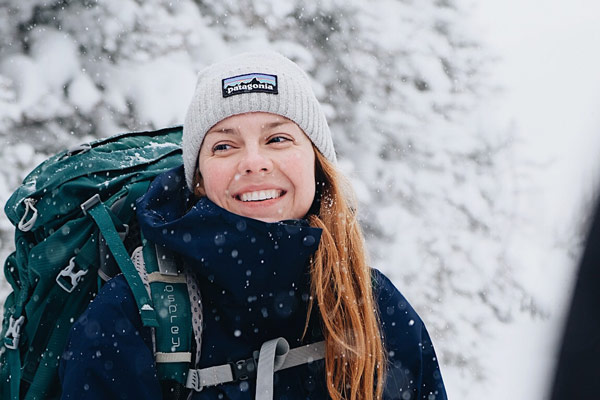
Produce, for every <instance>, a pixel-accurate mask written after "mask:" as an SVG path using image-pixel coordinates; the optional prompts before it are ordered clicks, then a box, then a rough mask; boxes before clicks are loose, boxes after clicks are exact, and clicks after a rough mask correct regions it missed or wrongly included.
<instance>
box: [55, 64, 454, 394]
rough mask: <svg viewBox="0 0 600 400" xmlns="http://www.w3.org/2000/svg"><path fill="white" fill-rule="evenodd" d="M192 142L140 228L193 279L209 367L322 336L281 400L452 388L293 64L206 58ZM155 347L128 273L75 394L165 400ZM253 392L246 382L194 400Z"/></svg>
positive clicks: (108, 292)
mask: <svg viewBox="0 0 600 400" xmlns="http://www.w3.org/2000/svg"><path fill="white" fill-rule="evenodd" d="M182 147H183V159H184V165H183V167H182V168H179V169H176V170H173V171H170V172H168V173H166V174H164V175H162V176H160V177H158V178H157V179H156V180H155V182H153V184H152V186H151V187H150V189H149V191H148V192H147V193H146V194H145V195H144V196H143V197H142V198H141V199H139V200H138V208H137V213H138V221H139V224H140V228H141V231H142V233H143V234H144V237H145V238H146V239H148V240H150V241H151V242H155V243H157V244H160V245H163V246H166V247H167V248H169V249H171V250H173V251H174V252H176V253H177V254H179V255H180V256H182V257H183V259H184V260H185V263H186V265H188V267H189V268H190V269H191V270H192V271H193V272H194V274H195V278H196V279H195V281H196V283H197V285H198V287H199V289H200V292H201V294H202V307H203V310H204V311H203V333H202V345H201V352H200V359H199V362H198V364H199V366H200V367H202V368H204V367H210V366H214V365H221V364H226V363H228V362H235V361H236V360H240V359H246V358H249V357H251V356H252V352H253V351H255V350H257V349H259V348H260V347H261V345H262V344H263V343H264V342H266V341H268V340H270V339H273V338H277V337H283V338H285V339H286V340H287V341H288V342H289V344H290V346H291V347H292V348H293V347H298V346H301V345H305V344H310V343H316V342H319V341H321V340H325V359H324V361H315V362H312V363H308V364H303V365H300V366H297V367H294V368H290V369H286V370H282V371H279V372H277V373H275V379H274V394H275V398H281V399H284V398H286V399H295V398H298V399H299V398H302V399H305V398H310V399H322V398H327V397H330V398H333V399H342V398H343V399H379V398H384V399H445V398H446V393H445V390H444V385H443V382H442V378H441V375H440V371H439V367H438V364H437V359H436V356H435V352H434V349H433V346H432V343H431V340H430V339H429V336H428V334H427V331H426V329H425V327H424V325H423V323H422V321H421V319H420V318H419V317H418V315H417V314H416V313H415V311H414V310H413V309H412V308H411V306H410V305H409V304H408V302H407V301H406V300H405V299H404V298H403V297H402V295H401V294H400V292H398V290H397V289H396V288H395V287H394V286H393V285H392V284H391V283H390V281H389V280H388V279H387V278H386V277H385V276H384V275H383V274H381V273H380V272H379V271H377V270H374V269H371V268H369V266H368V265H367V261H366V253H365V250H364V248H363V245H364V241H363V238H362V234H361V231H360V227H359V225H358V223H357V220H356V212H355V209H354V207H353V206H352V204H353V202H352V198H351V197H350V196H351V195H350V193H351V191H350V190H349V189H348V187H347V186H346V185H344V184H343V181H342V179H341V177H340V175H339V174H338V172H337V171H336V167H335V164H336V156H335V152H334V148H333V142H332V139H331V134H330V131H329V128H328V125H327V122H326V120H325V117H324V114H323V112H322V110H321V107H320V105H319V103H318V101H317V100H316V98H315V96H314V94H313V93H312V90H311V88H310V81H309V80H308V78H307V76H306V75H305V74H304V72H302V71H301V70H300V69H299V68H298V66H297V65H296V64H294V63H293V62H291V61H290V60H288V59H286V58H284V57H283V56H281V55H278V54H274V53H247V54H242V55H238V56H236V57H233V58H231V59H228V60H225V61H223V62H220V63H217V64H214V65H212V66H209V67H208V68H206V69H205V70H204V71H202V72H201V73H200V75H199V80H198V84H197V86H196V91H195V94H194V97H193V100H192V102H191V105H190V107H189V109H188V113H187V116H186V121H185V124H184V133H183V146H182ZM151 349H152V339H151V335H150V332H148V331H147V330H146V329H145V328H143V327H142V324H141V321H140V318H139V315H138V314H137V310H136V306H135V302H134V301H133V298H132V295H131V293H130V291H129V288H128V287H127V284H126V282H125V280H124V279H123V278H122V277H120V276H117V277H116V278H114V279H113V280H111V281H110V282H109V284H107V285H105V286H104V287H103V289H102V291H101V292H100V294H99V295H98V296H97V298H96V299H95V300H94V302H93V303H92V304H91V305H90V307H89V308H88V310H87V311H86V313H84V315H83V316H82V317H81V318H80V320H79V321H78V322H77V323H76V324H75V325H74V326H73V329H72V332H71V336H70V339H69V345H68V349H67V352H65V356H63V358H62V360H61V369H60V375H61V381H62V384H63V398H78V399H79V398H161V389H160V384H159V382H158V380H157V379H156V372H155V367H154V360H153V354H152V351H151ZM259 362H260V360H259ZM255 392H256V383H255V381H254V380H252V379H250V380H247V381H241V382H233V383H227V384H223V385H218V386H213V387H206V388H204V389H203V390H202V391H200V392H194V393H193V397H192V398H194V399H196V398H197V399H238V398H239V399H250V398H254V395H255Z"/></svg>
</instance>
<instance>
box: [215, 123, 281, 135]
mask: <svg viewBox="0 0 600 400" xmlns="http://www.w3.org/2000/svg"><path fill="white" fill-rule="evenodd" d="M291 123H293V122H292V121H275V122H269V123H266V124H264V129H274V128H277V127H279V126H281V125H287V124H291ZM210 133H226V134H235V133H237V129H235V128H221V129H211V130H210V131H208V132H206V134H207V135H208V134H210Z"/></svg>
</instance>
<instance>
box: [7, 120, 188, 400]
mask: <svg viewBox="0 0 600 400" xmlns="http://www.w3.org/2000/svg"><path fill="white" fill-rule="evenodd" d="M181 134H182V129H181V127H175V128H168V129H163V130H158V131H152V132H137V133H126V134H122V135H117V136H113V137H110V138H107V139H103V140H98V141H95V142H92V143H90V144H85V145H82V146H78V147H77V148H75V149H72V150H69V151H65V152H62V153H60V154H57V155H55V156H53V157H51V158H49V159H48V160H46V161H45V162H43V163H42V164H40V165H39V166H38V167H37V168H36V169H35V170H34V171H33V172H31V173H30V174H29V175H28V176H27V177H26V178H25V180H24V181H23V184H22V185H21V186H20V187H19V188H18V189H17V190H16V191H15V192H14V193H13V195H12V196H11V197H10V199H9V200H8V202H7V203H6V207H5V212H6V215H7V216H8V218H9V220H10V221H11V222H12V223H13V225H15V227H16V230H15V232H16V233H15V251H14V252H13V253H12V254H10V255H9V256H8V258H7V260H6V262H5V266H4V273H5V276H6V279H7V281H8V282H9V283H10V285H11V286H12V289H13V291H12V293H10V294H9V296H8V298H7V299H6V302H5V304H4V318H3V321H2V332H1V335H0V338H1V339H2V340H1V341H0V398H3V399H15V400H17V399H20V398H25V399H42V398H44V399H46V398H58V397H59V396H60V385H59V384H58V373H57V372H58V363H59V359H60V357H61V356H62V353H63V350H64V347H65V345H66V340H67V336H68V333H69V330H70V327H71V325H72V324H73V323H74V321H75V320H76V319H77V318H78V317H79V315H80V314H81V313H82V312H83V311H84V310H85V309H86V307H87V305H88V303H89V302H90V301H91V300H92V299H93V297H94V296H95V294H96V293H97V292H98V289H99V287H100V285H101V281H102V280H101V279H100V277H103V278H104V279H105V280H106V279H107V278H109V277H110V276H111V275H113V274H114V272H115V271H114V268H113V271H112V273H111V272H110V269H111V268H110V266H111V263H112V265H114V266H118V269H119V270H120V271H117V272H123V274H124V275H125V278H126V279H127V282H128V284H129V286H130V287H131V289H132V291H133V293H134V297H135V299H136V302H137V305H138V308H139V311H140V315H141V317H142V322H143V324H144V326H149V327H159V328H158V330H157V333H156V335H157V337H158V336H159V333H158V332H160V329H162V328H160V326H161V325H162V324H163V323H164V322H165V321H162V318H161V317H160V314H161V313H160V312H159V310H158V309H156V307H158V308H159V309H160V307H165V306H166V307H168V304H167V303H166V302H165V301H162V302H161V301H157V298H156V296H149V295H148V292H147V291H146V288H145V287H144V283H143V282H142V279H141V277H140V274H139V273H138V271H136V269H135V266H134V265H133V262H132V260H131V258H130V256H129V254H130V253H131V246H129V247H130V248H127V247H126V244H127V240H125V244H124V242H123V240H124V238H126V237H128V231H129V230H130V229H132V228H133V227H134V226H135V225H136V219H135V207H134V205H135V200H136V199H137V198H138V197H140V196H141V195H142V194H143V193H144V192H145V191H146V190H147V188H148V186H149V184H150V182H151V181H152V179H153V178H154V177H156V176H157V175H158V174H160V173H162V172H165V171H167V170H169V169H171V168H174V167H176V166H178V165H181V163H182V159H181V149H180V143H181ZM129 236H136V237H138V238H139V235H129ZM137 244H139V242H138V243H136V245H137ZM106 249H108V251H107V250H106ZM146 252H147V251H146ZM151 253H152V252H151ZM150 256H151V257H156V255H155V253H152V254H150ZM104 267H106V269H105V268H104ZM103 271H104V272H103ZM106 271H109V272H108V273H107V272H106ZM183 286H185V285H183ZM179 290H180V297H181V298H182V299H183V297H185V299H183V300H182V301H187V302H188V303H187V304H188V306H187V307H185V306H184V307H179V308H180V309H182V310H185V309H186V308H187V314H186V315H184V316H182V318H187V319H188V320H189V319H191V318H190V317H189V299H187V295H186V296H183V295H181V293H183V292H184V290H185V289H179ZM151 297H155V299H154V301H153V299H152V298H151ZM159 298H160V296H159ZM155 303H162V304H155ZM188 323H189V324H190V326H191V322H188ZM167 329H168V327H167ZM189 331H190V332H191V328H190V329H189ZM188 336H191V335H188ZM188 339H189V337H188ZM188 341H189V340H188ZM186 346H187V351H189V350H190V346H191V344H190V343H187V344H185V345H184V346H183V348H186ZM166 351H167V352H168V350H166ZM178 351H181V348H180V349H179V350H178ZM186 368H187V367H186ZM186 371H187V370H186ZM161 374H162V377H164V376H165V375H167V376H168V375H169V374H172V375H173V374H174V375H177V376H176V377H175V378H176V380H178V381H180V382H182V381H184V379H185V376H181V373H179V372H177V373H173V372H172V370H169V369H168V368H167V369H165V370H164V371H162V372H161V370H160V368H159V377H161Z"/></svg>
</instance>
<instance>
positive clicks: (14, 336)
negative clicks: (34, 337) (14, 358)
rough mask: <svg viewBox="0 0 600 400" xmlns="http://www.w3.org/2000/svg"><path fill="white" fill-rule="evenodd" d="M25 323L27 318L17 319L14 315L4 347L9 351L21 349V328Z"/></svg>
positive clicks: (9, 323) (10, 321)
mask: <svg viewBox="0 0 600 400" xmlns="http://www.w3.org/2000/svg"><path fill="white" fill-rule="evenodd" d="M24 322H25V317H24V316H22V315H21V316H20V317H19V318H17V319H15V317H13V316H12V315H11V316H10V319H9V320H8V329H7V330H6V335H4V346H6V348H7V349H11V350H15V349H17V348H18V347H19V339H20V337H21V326H22V325H23V323H24Z"/></svg>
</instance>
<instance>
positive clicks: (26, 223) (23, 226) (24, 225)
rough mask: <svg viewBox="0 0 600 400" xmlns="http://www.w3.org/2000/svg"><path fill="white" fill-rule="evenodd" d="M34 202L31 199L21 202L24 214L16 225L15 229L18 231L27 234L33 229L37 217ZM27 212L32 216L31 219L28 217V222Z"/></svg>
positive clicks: (34, 200)
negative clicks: (23, 206) (23, 204)
mask: <svg viewBox="0 0 600 400" xmlns="http://www.w3.org/2000/svg"><path fill="white" fill-rule="evenodd" d="M36 202H37V200H36V199H32V198H31V197H28V198H26V199H25V200H23V203H25V212H24V213H23V216H22V217H21V220H20V221H19V224H18V225H17V228H19V230H20V231H22V232H29V231H30V230H31V229H32V228H33V225H35V221H36V220H37V217H38V210H37V209H36V208H35V203H36ZM29 211H31V213H32V214H31V217H29V220H27V216H28V215H29Z"/></svg>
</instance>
